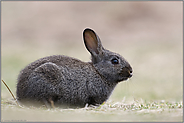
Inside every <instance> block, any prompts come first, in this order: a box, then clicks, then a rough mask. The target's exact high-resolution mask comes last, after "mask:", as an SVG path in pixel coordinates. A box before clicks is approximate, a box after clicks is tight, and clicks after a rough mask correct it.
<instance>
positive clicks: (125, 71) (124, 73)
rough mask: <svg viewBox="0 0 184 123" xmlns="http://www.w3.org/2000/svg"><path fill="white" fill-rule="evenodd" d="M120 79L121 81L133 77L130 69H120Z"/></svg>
mask: <svg viewBox="0 0 184 123" xmlns="http://www.w3.org/2000/svg"><path fill="white" fill-rule="evenodd" d="M119 75H120V76H121V77H122V81H124V80H127V79H129V78H131V77H132V76H133V72H132V69H122V71H121V73H120V74H119Z"/></svg>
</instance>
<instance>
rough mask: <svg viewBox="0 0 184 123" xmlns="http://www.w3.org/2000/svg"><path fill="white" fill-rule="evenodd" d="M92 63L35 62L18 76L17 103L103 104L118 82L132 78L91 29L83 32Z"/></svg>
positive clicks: (54, 58) (52, 59)
mask: <svg viewBox="0 0 184 123" xmlns="http://www.w3.org/2000/svg"><path fill="white" fill-rule="evenodd" d="M83 38H84V43H85V46H86V48H87V50H88V51H89V52H90V53H91V57H92V62H87V63H86V62H82V61H80V60H78V59H75V58H71V57H67V56H63V55H55V56H49V57H45V58H41V59H38V60H36V61H35V62H33V63H31V64H29V65H28V66H26V67H25V68H24V69H23V70H22V71H21V72H20V74H19V77H18V83H17V92H16V93H17V99H18V101H19V102H21V103H23V104H24V103H25V102H30V101H35V102H40V103H43V104H45V105H47V106H51V107H54V105H55V106H69V107H70V106H72V107H84V106H85V105H86V104H89V105H99V104H102V103H103V102H104V101H106V100H107V99H108V98H109V96H110V95H111V93H112V91H113V90H114V88H115V86H116V85H117V84H118V82H120V81H124V80H127V79H128V78H130V77H132V68H131V66H130V64H129V63H128V62H127V61H126V60H125V59H124V58H123V57H122V56H121V55H119V54H117V53H114V52H111V51H109V50H106V49H105V48H104V47H103V46H102V43H101V41H100V38H99V37H98V35H97V34H96V33H95V32H94V31H93V30H91V29H88V28H87V29H85V30H84V32H83Z"/></svg>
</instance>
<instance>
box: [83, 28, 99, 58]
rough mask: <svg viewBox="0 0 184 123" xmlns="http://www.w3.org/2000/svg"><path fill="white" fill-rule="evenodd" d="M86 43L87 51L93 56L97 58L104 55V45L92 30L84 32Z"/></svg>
mask: <svg viewBox="0 0 184 123" xmlns="http://www.w3.org/2000/svg"><path fill="white" fill-rule="evenodd" d="M83 38H84V43H85V46H86V48H87V50H88V51H89V52H90V53H91V54H92V55H93V56H96V55H98V54H100V53H102V49H103V47H102V44H101V41H100V38H99V37H98V35H97V34H96V33H95V32H94V31H93V30H91V29H88V28H87V29H85V30H84V32H83Z"/></svg>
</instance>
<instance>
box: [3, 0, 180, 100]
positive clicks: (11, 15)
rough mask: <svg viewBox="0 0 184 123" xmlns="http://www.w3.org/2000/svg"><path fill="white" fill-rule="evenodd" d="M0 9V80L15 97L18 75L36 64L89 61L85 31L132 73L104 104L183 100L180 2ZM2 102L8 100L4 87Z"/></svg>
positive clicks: (44, 4)
mask: <svg viewBox="0 0 184 123" xmlns="http://www.w3.org/2000/svg"><path fill="white" fill-rule="evenodd" d="M1 7H2V8H1V10H2V11H1V27H2V28H1V36H2V38H1V79H3V80H4V81H5V82H6V83H7V84H8V85H9V87H10V88H11V90H12V91H13V93H14V94H16V82H17V76H18V74H19V72H20V70H21V69H23V68H24V67H25V66H26V65H28V64H29V63H31V62H33V61H35V60H37V59H39V58H42V57H45V56H49V55H57V54H62V55H67V56H71V57H75V58H78V59H80V60H82V61H86V62H87V61H90V54H89V53H88V52H87V50H86V49H85V46H84V43H83V38H82V31H83V30H84V29H85V28H86V27H89V28H92V29H94V30H95V31H96V33H97V34H98V35H99V37H100V38H101V40H102V43H103V45H104V47H105V48H107V49H109V50H111V51H114V52H118V53H119V54H121V55H122V56H123V57H124V58H125V59H127V60H128V62H129V63H130V64H131V66H132V67H133V71H134V76H133V77H132V78H131V79H130V80H128V81H126V82H122V83H120V84H118V86H117V87H116V88H115V90H114V92H113V94H112V95H111V97H110V99H109V100H111V101H113V102H116V101H122V100H123V99H124V98H126V101H125V102H127V103H128V102H129V101H132V100H133V99H142V100H147V101H150V100H168V101H182V100H183V78H182V75H183V57H182V55H183V54H182V48H183V42H182V41H183V38H182V35H183V21H182V19H183V14H182V7H183V6H182V1H157V2H154V1H149V2H147V1H144V2H140V1H139V2H126V1H122V2H121V1H116V2H112V1H106V2H102V1H101V2H94V1H93V2H85V1H77V2H73V1H69V2H67V1H60V2H46V1H45V2H33V1H32V2H22V1H19V2H18V1H16V2H12V1H3V2H1ZM1 97H2V99H11V98H12V97H11V95H10V93H9V92H8V90H7V89H6V88H5V86H4V85H3V84H1Z"/></svg>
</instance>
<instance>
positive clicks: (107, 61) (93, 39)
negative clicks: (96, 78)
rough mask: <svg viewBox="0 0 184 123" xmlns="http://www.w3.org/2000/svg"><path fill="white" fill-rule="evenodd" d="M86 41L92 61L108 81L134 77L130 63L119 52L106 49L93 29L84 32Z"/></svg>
mask: <svg viewBox="0 0 184 123" xmlns="http://www.w3.org/2000/svg"><path fill="white" fill-rule="evenodd" d="M83 38H84V43H85V46H86V48H87V50H88V51H89V52H90V53H91V56H92V63H93V66H94V67H95V69H96V71H97V72H98V74H100V76H102V77H103V78H105V79H106V80H107V81H108V82H116V83H117V82H120V81H123V80H127V79H128V78H130V77H132V68H131V66H130V64H129V63H128V62H127V61H126V60H125V59H124V58H123V57H122V56H121V55H119V54H117V53H114V52H111V51H109V50H106V49H105V48H104V47H103V46H102V43H101V41H100V38H99V37H98V35H97V34H96V33H95V32H94V31H93V30H91V29H88V28H87V29H85V30H84V32H83Z"/></svg>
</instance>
